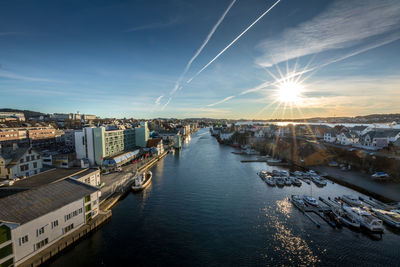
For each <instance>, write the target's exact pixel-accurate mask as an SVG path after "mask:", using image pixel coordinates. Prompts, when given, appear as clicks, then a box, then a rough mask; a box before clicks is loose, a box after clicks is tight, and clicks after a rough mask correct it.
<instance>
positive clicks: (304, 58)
mask: <svg viewBox="0 0 400 267" xmlns="http://www.w3.org/2000/svg"><path fill="white" fill-rule="evenodd" d="M274 3H276V1H265V0H262V1H261V0H246V1H244V0H236V1H232V0H220V1H208V0H202V1H200V0H199V1H197V0H171V1H170V0H163V1H122V0H121V1H83V0H82V1H2V2H1V3H0V107H12V108H20V109H31V110H37V111H41V112H45V113H53V112H76V111H80V112H81V113H89V114H96V115H99V116H102V117H136V118H152V117H179V118H184V117H216V118H223V117H225V118H259V119H269V118H299V117H313V116H342V115H349V116H352V115H362V114H370V113H398V112H400V110H399V108H398V104H399V103H400V90H399V89H400V75H399V74H400V73H399V72H400V71H399V70H400V41H399V39H400V2H399V1H396V0H382V1H372V0H365V1H354V0H349V1H344V0H343V1H318V0H316V1H311V0H310V1H296V0H281V1H280V2H279V3H277V4H276V5H275V6H274V7H273V8H272V9H271V10H270V11H269V12H268V13H267V14H265V16H264V17H262V18H261V19H260V20H259V21H258V22H257V23H255V24H254V25H253V26H252V27H250V28H249V29H248V31H246V33H245V34H243V35H242V36H241V37H240V38H238V39H237V41H235V42H234V43H233V44H232V45H231V46H230V47H229V48H228V49H226V51H224V52H223V53H222V54H220V56H219V57H218V58H216V59H215V61H213V62H212V63H211V64H209V65H208V66H207V67H206V68H205V69H204V70H203V71H202V72H201V73H200V74H198V75H196V74H197V73H198V72H199V71H200V70H201V69H202V68H203V67H204V66H206V65H207V63H209V62H210V61H211V60H212V59H213V58H214V57H215V56H217V55H218V54H219V53H220V52H221V51H222V50H223V49H224V48H226V47H227V46H228V45H229V44H230V43H231V42H232V40H234V39H235V38H236V37H238V36H239V34H241V33H242V32H243V31H244V30H245V29H246V28H247V27H248V26H249V25H251V24H252V23H253V22H255V20H256V19H257V18H259V17H260V16H261V15H262V14H263V13H264V12H265V11H266V10H268V9H269V8H270V7H271V6H272V5H273V4H274ZM191 59H192V62H191ZM190 62H191V64H190ZM185 68H186V71H185ZM287 76H289V77H290V78H289V80H290V79H292V80H293V81H294V82H296V83H298V84H301V88H302V89H301V92H300V93H299V95H298V97H297V98H296V100H295V101H292V102H290V103H287V102H284V101H283V102H282V101H281V100H282V99H280V97H279V94H280V88H281V87H282V86H281V83H282V81H283V80H282V79H280V78H281V77H287ZM192 77H194V78H193V79H192V80H190V79H191V78H192ZM297 79H298V80H297ZM277 80H279V81H277ZM188 81H190V82H188Z"/></svg>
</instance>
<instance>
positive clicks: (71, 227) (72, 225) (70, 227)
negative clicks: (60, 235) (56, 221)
mask: <svg viewBox="0 0 400 267" xmlns="http://www.w3.org/2000/svg"><path fill="white" fill-rule="evenodd" d="M72 229H74V224H73V223H72V224H70V225H68V226H67V227H65V228H64V234H65V233H68V232H69V231H71V230H72Z"/></svg>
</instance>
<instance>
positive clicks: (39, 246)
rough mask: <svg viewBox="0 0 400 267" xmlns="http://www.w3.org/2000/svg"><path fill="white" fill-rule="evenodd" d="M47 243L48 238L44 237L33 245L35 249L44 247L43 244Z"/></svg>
mask: <svg viewBox="0 0 400 267" xmlns="http://www.w3.org/2000/svg"><path fill="white" fill-rule="evenodd" d="M48 243H49V239H48V238H46V239H44V240H42V241H40V242H38V243H36V245H35V247H36V249H40V248H42V247H44V246H45V245H47V244H48Z"/></svg>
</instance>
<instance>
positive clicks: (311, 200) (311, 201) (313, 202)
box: [303, 196, 319, 207]
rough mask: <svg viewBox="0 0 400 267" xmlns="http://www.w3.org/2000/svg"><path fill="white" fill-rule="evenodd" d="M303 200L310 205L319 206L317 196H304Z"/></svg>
mask: <svg viewBox="0 0 400 267" xmlns="http://www.w3.org/2000/svg"><path fill="white" fill-rule="evenodd" d="M303 200H304V202H305V203H306V204H308V205H311V206H314V207H318V206H319V203H318V201H317V200H316V199H315V198H313V197H311V196H303Z"/></svg>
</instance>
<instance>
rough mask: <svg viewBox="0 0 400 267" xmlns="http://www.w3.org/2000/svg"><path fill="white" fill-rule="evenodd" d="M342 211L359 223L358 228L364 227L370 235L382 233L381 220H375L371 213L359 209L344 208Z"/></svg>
mask: <svg viewBox="0 0 400 267" xmlns="http://www.w3.org/2000/svg"><path fill="white" fill-rule="evenodd" d="M343 210H344V211H345V212H346V213H347V214H349V215H352V216H353V217H354V218H355V220H357V221H358V222H359V223H360V226H362V227H364V228H365V229H367V230H368V231H370V232H372V233H383V225H382V220H379V219H377V218H376V217H375V216H373V215H372V214H371V213H369V212H367V211H365V210H362V209H361V208H359V207H348V206H344V207H343Z"/></svg>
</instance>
